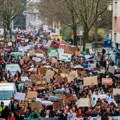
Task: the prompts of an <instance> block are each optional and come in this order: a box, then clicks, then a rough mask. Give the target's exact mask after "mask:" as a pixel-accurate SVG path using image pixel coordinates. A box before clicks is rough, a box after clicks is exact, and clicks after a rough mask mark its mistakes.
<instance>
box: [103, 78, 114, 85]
mask: <svg viewBox="0 0 120 120" xmlns="http://www.w3.org/2000/svg"><path fill="white" fill-rule="evenodd" d="M112 83H113V81H112V78H102V84H103V85H112Z"/></svg>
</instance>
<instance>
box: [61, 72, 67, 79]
mask: <svg viewBox="0 0 120 120" xmlns="http://www.w3.org/2000/svg"><path fill="white" fill-rule="evenodd" d="M60 76H61V77H62V78H65V77H67V76H68V74H65V73H60Z"/></svg>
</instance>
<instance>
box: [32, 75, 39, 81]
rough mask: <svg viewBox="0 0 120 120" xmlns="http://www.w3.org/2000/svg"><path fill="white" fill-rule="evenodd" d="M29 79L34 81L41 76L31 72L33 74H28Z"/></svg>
mask: <svg viewBox="0 0 120 120" xmlns="http://www.w3.org/2000/svg"><path fill="white" fill-rule="evenodd" d="M30 79H31V80H35V81H38V80H40V79H41V76H40V75H34V74H33V75H31V76H30Z"/></svg>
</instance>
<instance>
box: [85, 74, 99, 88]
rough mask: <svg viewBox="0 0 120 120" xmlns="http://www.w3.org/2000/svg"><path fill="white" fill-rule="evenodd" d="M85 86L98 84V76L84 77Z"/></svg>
mask: <svg viewBox="0 0 120 120" xmlns="http://www.w3.org/2000/svg"><path fill="white" fill-rule="evenodd" d="M83 83H84V86H90V85H98V82H97V76H93V77H84V78H83Z"/></svg>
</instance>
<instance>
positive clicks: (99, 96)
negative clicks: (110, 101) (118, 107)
mask: <svg viewBox="0 0 120 120" xmlns="http://www.w3.org/2000/svg"><path fill="white" fill-rule="evenodd" d="M98 98H100V99H106V98H107V95H106V94H100V95H98Z"/></svg>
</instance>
